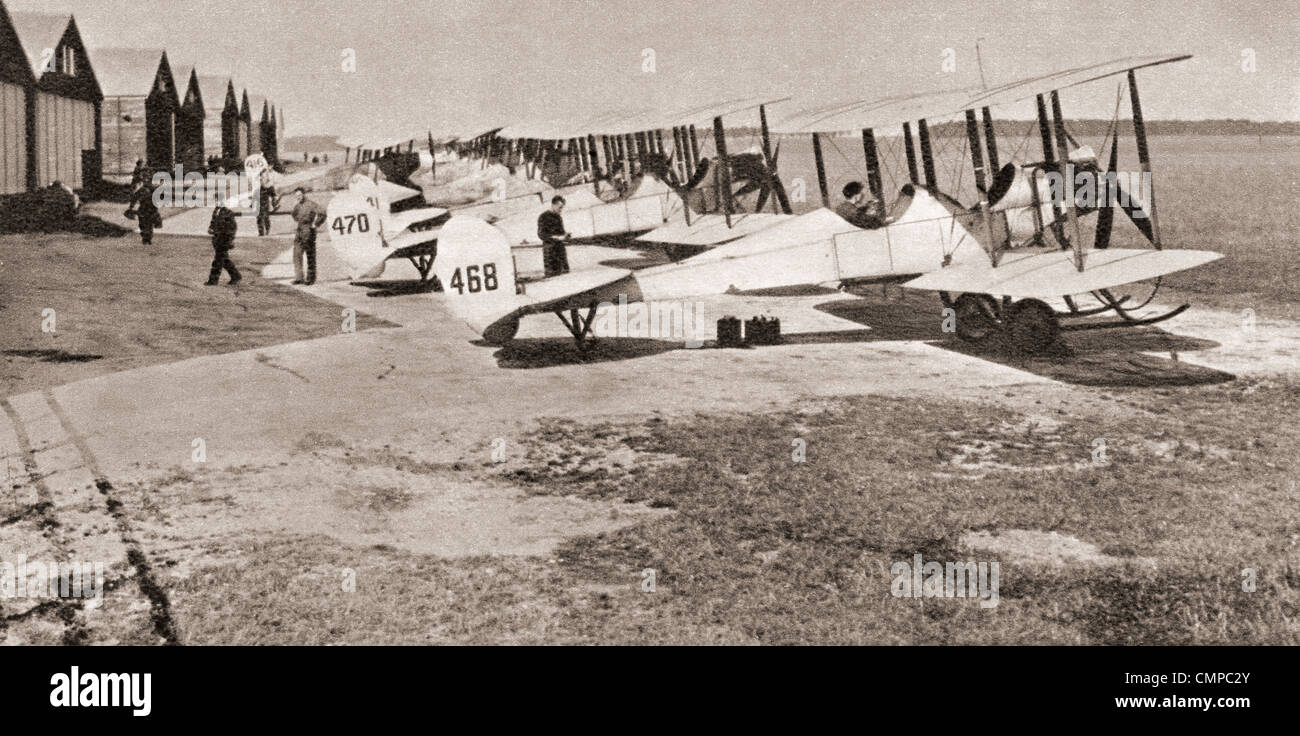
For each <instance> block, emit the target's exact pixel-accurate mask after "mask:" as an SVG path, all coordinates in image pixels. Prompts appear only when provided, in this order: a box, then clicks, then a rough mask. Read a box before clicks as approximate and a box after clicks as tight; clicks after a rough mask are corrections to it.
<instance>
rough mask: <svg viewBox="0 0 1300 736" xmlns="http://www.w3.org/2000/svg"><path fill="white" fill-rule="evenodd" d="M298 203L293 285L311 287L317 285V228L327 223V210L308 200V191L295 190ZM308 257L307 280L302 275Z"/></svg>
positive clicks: (294, 217)
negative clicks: (304, 260)
mask: <svg viewBox="0 0 1300 736" xmlns="http://www.w3.org/2000/svg"><path fill="white" fill-rule="evenodd" d="M293 193H294V194H296V195H298V202H297V203H296V204H295V205H294V207H293V221H294V222H295V223H297V228H296V229H295V231H294V235H293V275H294V279H293V283H295V284H306V285H307V286H311V285H312V284H314V283H316V228H318V227H320V225H321V223H323V222H325V210H322V209H321V206H320V205H318V204H316V203H315V202H313V201H311V200H310V199H307V190H306V189H303V188H302V187H298V188H297V189H295V190H293ZM304 254H306V256H307V278H306V279H303V275H302V257H303V255H304Z"/></svg>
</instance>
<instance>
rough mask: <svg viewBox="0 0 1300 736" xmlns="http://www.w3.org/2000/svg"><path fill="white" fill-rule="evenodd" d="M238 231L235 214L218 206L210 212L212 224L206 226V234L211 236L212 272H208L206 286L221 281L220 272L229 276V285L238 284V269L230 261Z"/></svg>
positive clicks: (220, 205)
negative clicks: (231, 250) (224, 272)
mask: <svg viewBox="0 0 1300 736" xmlns="http://www.w3.org/2000/svg"><path fill="white" fill-rule="evenodd" d="M238 230H239V227H238V225H237V224H236V223H235V213H234V212H231V211H230V210H229V209H228V208H227V207H226V206H225V205H222V204H219V205H217V208H216V209H215V210H214V211H213V212H212V222H211V224H209V225H208V234H209V235H211V236H212V251H213V255H212V270H210V271H208V280H207V283H206V285H207V286H216V285H217V282H219V281H221V271H222V269H225V271H226V272H227V273H229V274H230V285H231V286H234V285H235V284H238V283H239V278H240V277H239V269H237V268H235V264H234V262H232V261H231V260H230V249H231V248H233V247H235V233H236V232H237V231H238Z"/></svg>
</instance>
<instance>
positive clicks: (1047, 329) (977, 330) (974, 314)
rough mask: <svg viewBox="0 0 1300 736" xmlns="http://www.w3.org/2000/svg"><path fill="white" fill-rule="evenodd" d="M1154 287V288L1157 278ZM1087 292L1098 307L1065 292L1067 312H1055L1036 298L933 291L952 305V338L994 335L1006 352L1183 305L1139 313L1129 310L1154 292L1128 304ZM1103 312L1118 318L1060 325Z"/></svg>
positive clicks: (979, 339) (1132, 323) (1031, 349)
mask: <svg viewBox="0 0 1300 736" xmlns="http://www.w3.org/2000/svg"><path fill="white" fill-rule="evenodd" d="M1156 288H1157V289H1159V284H1158V283H1157V285H1156ZM1092 296H1093V297H1094V298H1096V299H1097V301H1098V302H1100V306H1098V307H1092V308H1089V309H1080V308H1079V306H1078V305H1077V304H1076V303H1075V301H1074V299H1073V298H1072V297H1068V296H1067V297H1064V301H1065V304H1066V307H1067V308H1068V309H1069V311H1066V312H1058V311H1056V310H1054V309H1052V308H1051V307H1050V306H1048V304H1047V303H1046V302H1044V301H1041V300H1039V299H1020V300H1018V301H1012V299H1011V298H1010V297H1003V298H1002V301H1001V302H999V301H998V300H996V299H994V298H993V297H992V296H990V295H988V294H976V293H965V294H962V295H960V296H958V297H957V298H956V299H955V300H954V299H952V298H951V296H950V295H949V294H948V293H947V292H940V293H939V298H940V299H941V300H942V301H943V305H944V306H945V307H948V308H949V309H952V310H953V313H954V314H955V316H956V321H957V324H956V331H957V337H959V338H961V339H962V340H964V341H966V342H969V343H974V344H983V343H988V342H990V341H992V340H993V339H995V338H1000V339H1001V340H1002V341H1003V344H1004V345H1005V346H1006V347H1007V348H1009V349H1010V350H1011V351H1012V352H1014V353H1017V354H1022V355H1034V354H1038V353H1042V352H1043V351H1045V350H1046V349H1047V348H1049V347H1050V346H1051V345H1052V344H1053V343H1054V342H1056V340H1057V338H1058V337H1059V336H1060V333H1061V332H1063V331H1076V330H1101V329H1107V328H1111V327H1142V326H1145V325H1153V324H1156V323H1157V322H1163V321H1165V320H1167V319H1170V318H1171V317H1176V316H1178V315H1180V314H1182V313H1183V312H1184V311H1186V310H1187V307H1188V305H1186V304H1184V305H1182V306H1180V307H1177V308H1176V309H1172V310H1170V311H1168V312H1165V313H1163V314H1158V315H1155V316H1153V317H1143V318H1139V317H1136V316H1134V314H1133V311H1134V310H1137V309H1141V308H1142V307H1145V306H1146V305H1147V304H1149V303H1150V302H1151V300H1152V299H1154V298H1155V292H1154V291H1153V292H1152V294H1151V296H1150V297H1148V298H1147V300H1146V301H1144V302H1142V303H1141V304H1139V305H1137V306H1130V305H1129V304H1128V302H1129V297H1128V296H1123V297H1116V296H1115V295H1114V294H1112V293H1111V292H1110V290H1108V289H1100V290H1098V291H1095V292H1092ZM1105 312H1114V313H1115V314H1116V315H1117V316H1118V317H1119V319H1117V320H1111V321H1106V322H1081V323H1075V324H1064V325H1063V324H1061V321H1062V320H1065V319H1070V318H1074V317H1091V316H1095V315H1098V314H1103V313H1105Z"/></svg>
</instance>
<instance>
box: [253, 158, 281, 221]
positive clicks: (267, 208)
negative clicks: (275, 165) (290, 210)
mask: <svg viewBox="0 0 1300 736" xmlns="http://www.w3.org/2000/svg"><path fill="white" fill-rule="evenodd" d="M279 205H280V198H279V197H277V196H275V187H274V186H272V185H271V171H270V169H263V170H262V173H261V174H260V175H258V186H257V234H258V236H259V237H260V236H262V235H270V234H271V212H272V210H274V209H275V208H276V207H278V206H279Z"/></svg>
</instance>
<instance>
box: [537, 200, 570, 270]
mask: <svg viewBox="0 0 1300 736" xmlns="http://www.w3.org/2000/svg"><path fill="white" fill-rule="evenodd" d="M563 210H564V197H561V196H559V195H558V194H557V195H555V196H554V197H552V198H551V208H550V209H549V210H547V211H545V212H543V213H542V214H541V216H539V217H538V218H537V238H538V240H541V241H542V266H543V268H545V269H546V276H547V277H548V278H549V277H551V276H559V275H560V274H562V273H568V272H569V254H568V253H567V252H566V250H565V246H564V241H565V240H568V239H569V238H570V237H572V236H571V235H570V234H569V232H568V231H567V230H565V229H564V217H563V216H561V215H560V213H561V212H562V211H563Z"/></svg>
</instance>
